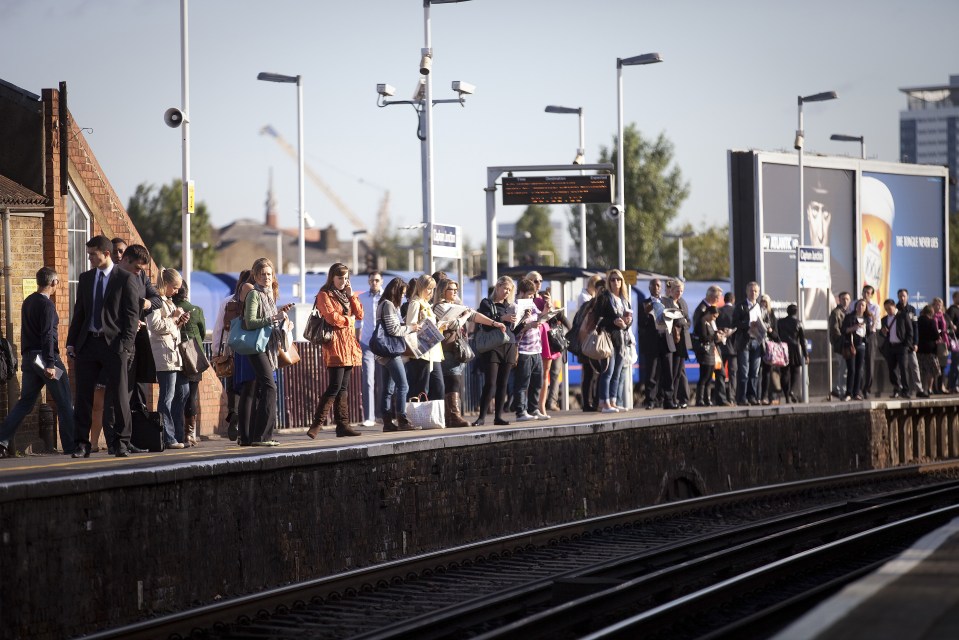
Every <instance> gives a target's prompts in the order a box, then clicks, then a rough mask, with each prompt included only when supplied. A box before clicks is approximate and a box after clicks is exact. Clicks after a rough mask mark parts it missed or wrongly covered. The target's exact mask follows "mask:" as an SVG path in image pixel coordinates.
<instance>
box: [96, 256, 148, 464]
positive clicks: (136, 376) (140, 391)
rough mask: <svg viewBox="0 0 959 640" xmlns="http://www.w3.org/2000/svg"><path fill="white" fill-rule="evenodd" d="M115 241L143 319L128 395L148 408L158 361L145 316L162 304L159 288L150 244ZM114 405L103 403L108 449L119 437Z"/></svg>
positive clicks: (135, 407)
mask: <svg viewBox="0 0 959 640" xmlns="http://www.w3.org/2000/svg"><path fill="white" fill-rule="evenodd" d="M112 242H113V256H117V255H119V256H121V257H120V259H119V261H118V262H117V266H119V267H120V268H121V269H123V270H124V271H127V272H128V273H130V274H131V275H133V276H134V278H135V283H136V286H137V295H138V296H139V300H140V321H139V323H138V329H137V335H136V339H135V340H134V347H133V356H132V357H131V358H130V361H129V362H128V363H127V390H128V393H127V398H128V402H129V404H130V410H131V411H145V410H146V398H147V393H148V392H149V390H148V389H147V387H148V386H149V385H151V384H153V383H154V382H156V365H155V364H154V363H153V349H152V348H151V347H150V336H149V333H148V331H147V327H146V323H145V322H144V320H145V318H146V317H147V316H148V315H149V314H150V313H152V312H153V310H154V309H157V308H158V307H159V306H160V304H161V301H160V292H158V291H157V290H156V287H154V286H153V283H152V282H150V279H149V278H148V277H147V272H146V268H147V266H149V264H150V252H149V251H147V248H146V247H144V246H143V245H140V244H131V245H127V243H126V241H124V240H123V239H121V238H114V239H113V240H112ZM113 256H111V257H113ZM114 406H115V405H114V404H113V403H109V402H107V403H104V407H103V430H104V433H105V434H106V439H107V442H108V443H110V445H109V446H108V450H111V449H113V441H114V440H115V439H116V437H115V429H114V421H115V419H116V411H115V410H114ZM130 451H132V452H134V453H136V452H137V451H139V450H138V449H137V448H136V447H134V446H131V447H130Z"/></svg>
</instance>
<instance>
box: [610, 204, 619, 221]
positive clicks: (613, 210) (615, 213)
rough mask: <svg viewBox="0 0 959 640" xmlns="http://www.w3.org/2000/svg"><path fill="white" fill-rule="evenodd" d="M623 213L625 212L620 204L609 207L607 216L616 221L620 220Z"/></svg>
mask: <svg viewBox="0 0 959 640" xmlns="http://www.w3.org/2000/svg"><path fill="white" fill-rule="evenodd" d="M622 212H623V210H622V209H621V208H620V207H619V205H618V204H611V205H609V209H607V210H606V215H607V216H609V217H610V218H612V219H613V220H616V219H618V218H619V216H620V214H622Z"/></svg>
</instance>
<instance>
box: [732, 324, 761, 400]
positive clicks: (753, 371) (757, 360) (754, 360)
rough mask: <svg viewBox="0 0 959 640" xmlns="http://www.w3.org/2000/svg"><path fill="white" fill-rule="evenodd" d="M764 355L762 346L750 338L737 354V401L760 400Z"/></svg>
mask: <svg viewBox="0 0 959 640" xmlns="http://www.w3.org/2000/svg"><path fill="white" fill-rule="evenodd" d="M762 356H763V349H762V346H761V345H760V344H759V342H757V341H756V340H750V341H749V343H748V344H746V346H745V347H743V349H742V350H741V351H740V352H739V353H738V354H737V356H736V357H737V359H738V363H737V364H738V366H737V367H736V368H737V369H738V371H737V372H736V375H737V378H738V379H737V383H736V402H738V403H740V404H742V403H743V402H746V400H747V398H748V399H749V400H755V401H756V402H758V401H759V369H760V364H761V363H762Z"/></svg>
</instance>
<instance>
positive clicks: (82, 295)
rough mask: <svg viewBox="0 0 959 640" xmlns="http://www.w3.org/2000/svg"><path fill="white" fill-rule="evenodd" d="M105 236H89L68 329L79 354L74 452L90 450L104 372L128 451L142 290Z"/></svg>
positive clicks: (72, 349)
mask: <svg viewBox="0 0 959 640" xmlns="http://www.w3.org/2000/svg"><path fill="white" fill-rule="evenodd" d="M112 251H113V244H112V243H111V242H110V239H109V238H107V237H106V236H102V235H100V236H95V237H93V238H91V239H90V241H89V242H87V258H88V259H89V261H90V266H91V267H93V268H92V269H90V270H89V271H84V272H83V273H81V274H80V278H79V282H78V284H77V297H76V302H75V303H74V307H73V320H72V321H71V322H70V331H69V334H68V335H67V355H68V356H70V357H72V358H76V366H77V369H76V371H77V401H76V406H75V408H74V422H75V423H76V440H77V450H76V451H74V453H73V455H74V457H77V458H79V457H84V458H86V457H88V456H89V455H90V422H91V417H92V411H93V392H94V388H95V387H96V383H97V379H98V378H99V377H100V373H101V372H103V373H104V374H105V377H106V382H107V395H106V400H105V404H109V403H113V406H114V410H115V411H116V412H117V415H118V416H119V420H118V421H116V422H115V427H116V431H117V433H116V435H115V441H114V442H113V448H114V451H115V453H116V455H117V457H124V458H125V457H126V456H127V455H129V453H128V452H129V447H130V434H131V431H132V424H131V421H130V403H129V402H128V401H127V396H126V393H122V392H120V390H124V391H125V390H126V389H127V384H128V383H127V379H128V375H127V374H128V371H127V366H128V363H129V360H130V358H131V357H132V356H133V349H134V347H133V345H134V340H135V338H136V333H137V328H138V327H139V322H140V295H139V291H140V289H139V286H138V284H137V279H136V277H135V276H134V275H133V274H131V273H130V272H128V271H124V270H123V269H119V268H117V266H116V265H115V264H114V263H113V259H112V257H111V255H110V254H111V252H112Z"/></svg>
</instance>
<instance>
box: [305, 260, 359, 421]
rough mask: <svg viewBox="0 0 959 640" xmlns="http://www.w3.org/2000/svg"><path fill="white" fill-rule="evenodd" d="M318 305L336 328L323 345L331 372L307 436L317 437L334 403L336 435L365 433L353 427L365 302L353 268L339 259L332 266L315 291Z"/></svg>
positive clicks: (327, 366)
mask: <svg viewBox="0 0 959 640" xmlns="http://www.w3.org/2000/svg"><path fill="white" fill-rule="evenodd" d="M316 308H317V310H318V311H319V312H320V315H321V316H323V319H324V320H326V323H327V324H328V325H329V326H330V328H332V329H333V340H332V341H330V342H329V343H328V344H324V345H323V349H322V353H323V365H324V366H325V367H326V370H327V374H328V375H329V384H328V385H327V387H326V391H324V392H323V396H322V397H321V398H320V402H319V404H318V405H317V407H316V411H315V412H314V413H313V424H312V425H311V426H310V430H309V431H307V432H306V435H308V436H309V437H311V438H315V437H316V434H317V433H319V431H320V429H321V428H322V427H323V425H325V424H326V421H327V414H328V413H329V411H330V407H331V406H332V407H333V421H334V422H335V423H336V437H337V438H343V437H347V436H358V435H362V434H360V432H359V431H355V430H354V429H352V428H351V427H350V396H349V392H348V391H347V387H348V385H349V383H350V373H351V372H352V371H353V367H360V366H362V365H363V352H362V350H361V349H360V342H359V340H357V339H356V330H355V325H356V321H357V320H362V319H363V303H362V302H360V299H359V297H358V296H357V295H356V294H355V293H353V287H352V285H351V284H350V269H349V267H347V266H346V265H345V264H343V263H341V262H337V263H335V264H333V266H331V267H330V270H329V271H328V272H327V274H326V284H324V285H323V286H322V287H320V290H319V292H318V293H317V294H316Z"/></svg>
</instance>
